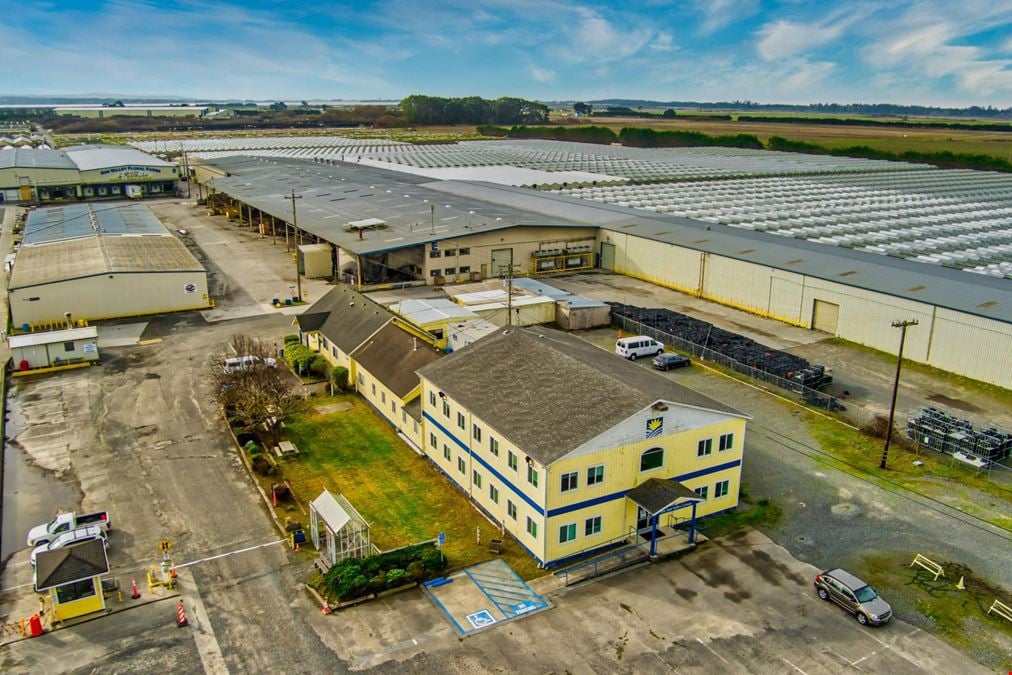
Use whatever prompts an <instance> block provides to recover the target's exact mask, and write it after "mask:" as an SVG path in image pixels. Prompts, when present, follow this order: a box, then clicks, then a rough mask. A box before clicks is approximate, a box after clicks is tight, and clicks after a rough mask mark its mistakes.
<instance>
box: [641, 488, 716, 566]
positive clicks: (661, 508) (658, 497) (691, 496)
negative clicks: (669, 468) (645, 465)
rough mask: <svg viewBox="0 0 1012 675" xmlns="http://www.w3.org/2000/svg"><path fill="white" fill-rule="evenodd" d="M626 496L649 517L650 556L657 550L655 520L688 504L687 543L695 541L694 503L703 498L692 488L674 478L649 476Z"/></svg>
mask: <svg viewBox="0 0 1012 675" xmlns="http://www.w3.org/2000/svg"><path fill="white" fill-rule="evenodd" d="M626 497H627V498H628V499H629V501H631V502H632V503H633V504H636V505H637V506H638V507H640V508H641V509H643V510H644V511H645V512H646V513H647V515H648V516H649V517H650V526H651V533H650V555H651V556H653V555H654V554H655V553H656V551H657V522H658V520H660V516H661V515H662V514H665V513H668V512H670V511H675V510H677V509H680V508H683V507H686V506H689V505H691V506H692V518H691V519H690V520H689V543H690V544H691V543H693V541H695V535H696V504H698V503H699V502H702V501H705V500H704V499H703V498H702V497H700V496H699V495H698V494H696V493H695V492H694V491H693V490H690V489H689V488H687V487H685V486H684V485H682V484H681V483H679V482H678V481H675V480H665V479H663V478H651V479H650V480H648V481H645V482H643V483H640V484H639V485H637V486H636V487H634V488H633V489H632V490H629V492H627V493H626Z"/></svg>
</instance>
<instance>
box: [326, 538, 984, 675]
mask: <svg viewBox="0 0 1012 675" xmlns="http://www.w3.org/2000/svg"><path fill="white" fill-rule="evenodd" d="M816 572H817V570H816V568H814V567H812V566H811V565H807V564H805V563H802V562H799V561H797V560H795V559H793V558H792V557H791V556H790V554H788V553H787V552H786V551H785V550H784V549H783V548H782V547H780V546H777V545H776V544H774V543H773V542H771V541H770V540H769V539H768V538H766V537H765V536H763V535H761V534H759V533H757V532H755V531H751V532H749V533H743V534H741V535H739V536H736V537H731V538H728V539H722V540H717V541H713V542H709V543H707V544H705V545H704V546H703V547H701V548H700V549H697V551H695V552H693V553H690V554H688V555H686V556H684V557H682V558H680V559H678V560H672V561H668V562H664V563H660V564H657V565H651V566H647V567H644V568H640V569H637V570H634V571H630V572H626V573H624V574H620V575H617V576H614V577H611V578H607V579H604V580H601V581H598V582H595V583H592V584H589V585H586V586H580V587H575V588H573V589H571V590H569V591H568V592H564V593H561V594H557V595H554V596H552V598H551V600H552V603H553V604H554V605H555V607H554V608H552V609H548V610H545V611H543V612H540V613H537V614H533V615H531V616H528V617H524V618H520V619H516V620H513V621H511V622H509V623H506V624H501V625H498V626H495V627H492V628H489V629H487V630H484V631H481V632H480V633H476V634H474V635H471V636H469V637H467V638H466V639H464V641H463V642H460V641H459V640H458V639H457V634H456V632H455V631H451V630H449V629H448V627H447V625H446V621H445V619H443V618H442V617H440V616H438V615H436V614H435V613H434V612H429V611H424V608H423V611H418V610H419V607H420V605H419V602H420V601H422V599H421V598H420V595H421V594H420V592H419V593H416V594H414V595H408V594H405V596H398V599H395V600H393V601H391V602H388V603H384V604H379V603H372V604H369V605H363V606H361V607H358V608H354V609H351V610H345V611H343V612H341V613H339V614H338V615H336V619H337V620H338V621H340V622H341V623H342V630H341V631H340V633H339V635H338V636H337V637H339V639H340V642H339V643H338V644H336V645H335V649H336V651H337V653H338V654H339V655H341V657H342V658H343V659H344V660H345V661H347V662H350V663H352V664H354V665H355V666H356V667H359V668H366V667H377V668H379V669H381V670H384V671H391V672H425V671H431V672H452V673H463V672H502V671H504V670H508V671H512V672H542V673H551V672H555V673H563V672H569V673H601V672H614V673H671V672H675V673H713V672H723V673H727V672H732V673H785V672H796V673H809V674H814V673H835V672H840V671H843V670H858V671H865V672H876V673H878V672H889V673H895V674H899V673H925V672H931V673H937V672H954V671H959V672H965V673H968V674H969V673H983V672H987V671H986V670H985V669H984V668H982V667H980V666H976V665H975V664H973V663H970V662H967V660H966V658H965V657H964V656H963V655H962V654H960V653H959V652H957V651H956V650H955V649H953V648H951V647H949V646H948V645H946V644H944V643H942V642H940V641H939V640H937V639H936V638H934V637H932V636H930V635H928V634H926V633H924V632H923V631H921V630H919V629H917V628H913V627H911V626H909V625H907V624H905V623H903V622H902V621H893V622H891V623H890V624H888V625H886V626H884V627H881V628H867V627H862V626H860V625H859V624H858V623H857V622H856V621H855V620H854V619H853V618H852V617H851V616H850V615H849V614H847V613H846V612H844V611H843V610H841V609H840V608H838V607H836V606H835V605H830V604H828V603H824V602H822V601H821V600H819V599H818V597H817V596H816V595H815V592H814V590H813V588H812V579H813V578H814V574H815V573H816ZM398 617H401V619H400V620H398Z"/></svg>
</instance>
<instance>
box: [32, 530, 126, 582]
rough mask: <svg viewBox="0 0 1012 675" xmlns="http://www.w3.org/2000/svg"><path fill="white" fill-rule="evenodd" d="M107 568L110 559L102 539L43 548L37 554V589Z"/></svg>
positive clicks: (75, 579)
mask: <svg viewBox="0 0 1012 675" xmlns="http://www.w3.org/2000/svg"><path fill="white" fill-rule="evenodd" d="M108 571H109V560H108V558H106V555H105V541H104V540H102V539H93V540H91V541H85V542H82V543H80V544H73V545H71V546H64V547H62V548H54V549H51V550H49V551H41V552H39V554H38V555H37V556H36V557H35V590H37V591H41V590H45V589H47V588H52V587H54V586H62V585H63V584H69V583H73V582H75V581H81V580H82V579H87V578H89V577H93V576H96V575H99V574H106V573H107V572H108Z"/></svg>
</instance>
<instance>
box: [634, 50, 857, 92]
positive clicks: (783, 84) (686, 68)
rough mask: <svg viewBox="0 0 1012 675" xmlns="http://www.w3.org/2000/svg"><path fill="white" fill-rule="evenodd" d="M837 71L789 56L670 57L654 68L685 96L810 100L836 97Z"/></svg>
mask: <svg viewBox="0 0 1012 675" xmlns="http://www.w3.org/2000/svg"><path fill="white" fill-rule="evenodd" d="M836 71H837V66H836V64H835V63H832V62H829V61H815V62H810V61H806V60H804V59H798V58H788V59H783V60H781V61H776V62H767V61H762V60H754V61H749V62H744V63H743V62H739V61H737V60H736V59H735V58H734V57H733V56H730V55H725V56H722V57H715V58H709V57H694V58H689V59H679V60H675V61H669V62H667V63H664V64H658V67H657V68H656V69H654V70H653V71H652V72H653V75H654V76H655V78H656V79H657V80H659V81H663V82H670V83H677V84H678V85H679V90H680V92H681V93H680V95H679V97H682V98H697V99H699V100H710V101H720V100H723V101H726V100H734V99H739V100H742V99H748V100H753V101H762V102H784V103H808V102H811V101H814V100H830V99H833V100H835V97H834V96H833V95H832V94H833V93H834V92H837V89H836V88H835V87H833V86H832V82H831V77H832V76H833V75H834V73H836ZM686 90H688V91H686Z"/></svg>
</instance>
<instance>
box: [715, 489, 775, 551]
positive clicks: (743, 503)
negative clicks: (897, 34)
mask: <svg viewBox="0 0 1012 675" xmlns="http://www.w3.org/2000/svg"><path fill="white" fill-rule="evenodd" d="M739 496H740V501H739V503H738V507H737V508H735V509H732V510H730V511H724V512H722V513H718V514H716V515H713V516H707V517H706V518H705V519H703V520H702V521H700V523H701V524H702V527H701V528H700V529H701V530H702V531H703V533H704V534H705V535H706V536H707V537H709V538H710V539H713V538H715V537H724V536H727V535H729V534H732V533H733V532H737V531H739V530H743V529H745V528H747V527H755V528H767V527H773V526H775V525H776V524H777V523H779V522H780V519H781V518H782V517H783V515H784V512H783V509H781V508H780V505H779V504H777V503H776V502H774V501H772V500H770V499H760V500H759V501H757V502H754V503H753V502H752V501H751V500H750V498H749V494H748V487H747V486H746V484H745V483H742V486H741V492H740V495H739Z"/></svg>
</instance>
